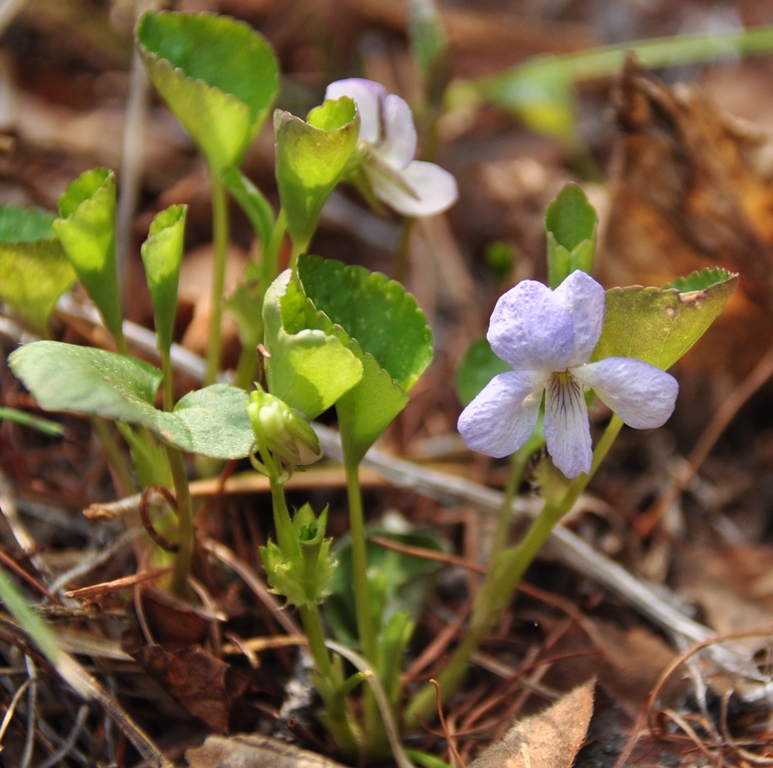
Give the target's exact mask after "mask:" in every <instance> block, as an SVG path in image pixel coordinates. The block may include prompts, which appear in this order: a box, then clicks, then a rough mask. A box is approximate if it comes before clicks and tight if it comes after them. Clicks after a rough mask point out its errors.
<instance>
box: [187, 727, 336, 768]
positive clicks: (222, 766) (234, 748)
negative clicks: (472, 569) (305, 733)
mask: <svg viewBox="0 0 773 768" xmlns="http://www.w3.org/2000/svg"><path fill="white" fill-rule="evenodd" d="M185 758H186V760H187V761H188V764H189V765H190V768H213V766H218V768H257V766H260V768H343V766H341V764H340V763H336V762H335V761H333V760H328V759H327V758H326V757H323V756H322V755H318V754H317V753H316V752H308V751H306V750H305V749H299V748H298V747H295V746H293V745H292V744H284V743H283V742H281V741H276V740H275V739H270V738H268V737H267V736H258V735H257V734H252V733H240V734H236V735H235V736H231V737H230V738H223V737H222V736H210V737H208V738H207V740H206V741H205V742H204V744H203V745H202V746H201V747H196V748H195V749H189V750H188V751H187V752H186V753H185Z"/></svg>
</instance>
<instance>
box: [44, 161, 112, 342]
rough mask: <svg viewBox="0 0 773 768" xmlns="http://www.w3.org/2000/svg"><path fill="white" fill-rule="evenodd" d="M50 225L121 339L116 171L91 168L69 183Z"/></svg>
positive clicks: (82, 280)
mask: <svg viewBox="0 0 773 768" xmlns="http://www.w3.org/2000/svg"><path fill="white" fill-rule="evenodd" d="M53 227H54V230H55V231H56V234H57V236H58V237H59V240H60V242H61V243H62V246H63V248H64V250H65V253H67V256H68V258H69V259H70V262H71V264H72V265H73V267H75V271H76V272H77V274H78V279H79V280H80V281H81V283H83V286H84V287H85V288H86V290H87V291H88V293H89V296H91V298H92V300H93V301H94V303H95V304H96V305H97V309H98V310H99V312H100V314H101V315H102V318H103V319H104V321H105V325H106V326H107V327H108V329H109V330H110V332H111V333H112V334H113V336H115V337H116V339H122V338H123V332H122V330H121V323H122V317H121V301H120V296H119V291H118V272H117V266H116V259H115V174H114V173H113V172H112V171H110V170H108V169H107V168H94V169H92V170H90V171H85V172H84V173H82V174H81V175H80V176H79V177H78V178H77V179H75V181H73V182H71V183H70V184H69V186H68V187H67V189H66V190H65V192H64V194H63V195H62V196H61V197H60V198H59V218H58V219H57V220H56V221H54V223H53Z"/></svg>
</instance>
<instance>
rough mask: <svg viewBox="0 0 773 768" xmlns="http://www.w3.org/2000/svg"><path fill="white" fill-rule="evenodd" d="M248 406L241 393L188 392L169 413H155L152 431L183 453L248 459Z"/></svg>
mask: <svg viewBox="0 0 773 768" xmlns="http://www.w3.org/2000/svg"><path fill="white" fill-rule="evenodd" d="M248 404H249V397H248V396H247V393H246V392H245V391H244V390H243V389H239V388H238V387H232V386H231V385H230V384H212V385H211V386H209V387H204V389H198V390H195V391H194V392H189V393H188V394H187V395H185V397H183V398H182V399H181V400H180V401H179V402H178V403H177V405H176V406H175V409H174V411H172V412H171V413H169V412H165V411H156V431H157V432H158V433H159V434H160V435H161V437H163V438H165V439H166V440H168V441H169V442H170V443H173V444H174V445H176V446H177V447H178V448H182V449H183V450H184V451H189V452H190V453H198V454H201V455H202V456H211V457H212V458H215V459H240V458H243V457H244V456H248V455H249V453H250V449H251V447H252V444H253V443H254V442H255V434H254V433H253V431H252V424H251V423H250V418H249V416H248V415H247V405H248Z"/></svg>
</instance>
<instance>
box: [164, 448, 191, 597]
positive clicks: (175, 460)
mask: <svg viewBox="0 0 773 768" xmlns="http://www.w3.org/2000/svg"><path fill="white" fill-rule="evenodd" d="M165 448H166V455H167V458H168V459H169V468H170V469H171V470H172V480H173V481H174V490H175V496H176V497H177V529H178V546H179V550H178V552H177V557H176V558H175V561H174V570H173V571H172V585H171V590H172V593H173V594H175V595H177V596H178V597H180V598H181V599H183V600H185V599H186V598H187V595H188V591H189V589H188V576H189V574H190V572H191V564H192V563H193V545H194V541H195V532H194V528H193V500H192V499H191V492H190V489H189V487H188V477H187V475H186V474H185V463H184V461H183V455H182V451H180V449H179V448H174V447H173V446H171V445H167V446H165Z"/></svg>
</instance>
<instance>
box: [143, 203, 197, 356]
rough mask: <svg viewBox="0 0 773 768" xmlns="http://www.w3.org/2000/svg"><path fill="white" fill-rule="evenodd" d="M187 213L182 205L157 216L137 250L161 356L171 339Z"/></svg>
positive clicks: (165, 352)
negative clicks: (143, 271)
mask: <svg viewBox="0 0 773 768" xmlns="http://www.w3.org/2000/svg"><path fill="white" fill-rule="evenodd" d="M187 211H188V207H187V206H186V205H173V206H171V207H170V208H167V209H166V210H165V211H161V212H160V213H159V214H157V215H156V217H155V218H154V219H153V223H152V224H151V225H150V233H149V234H148V239H147V240H146V241H145V242H144V243H143V244H142V249H141V253H142V261H143V263H144V265H145V276H146V279H147V282H148V288H149V289H150V297H151V299H152V300H153V310H154V312H155V320H156V335H157V337H158V348H159V350H160V351H161V353H162V354H168V352H169V349H170V348H171V346H172V338H173V336H174V318H175V311H176V309H177V285H178V282H179V280H180V265H181V264H182V258H183V242H184V238H185V215H186V213H187Z"/></svg>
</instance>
